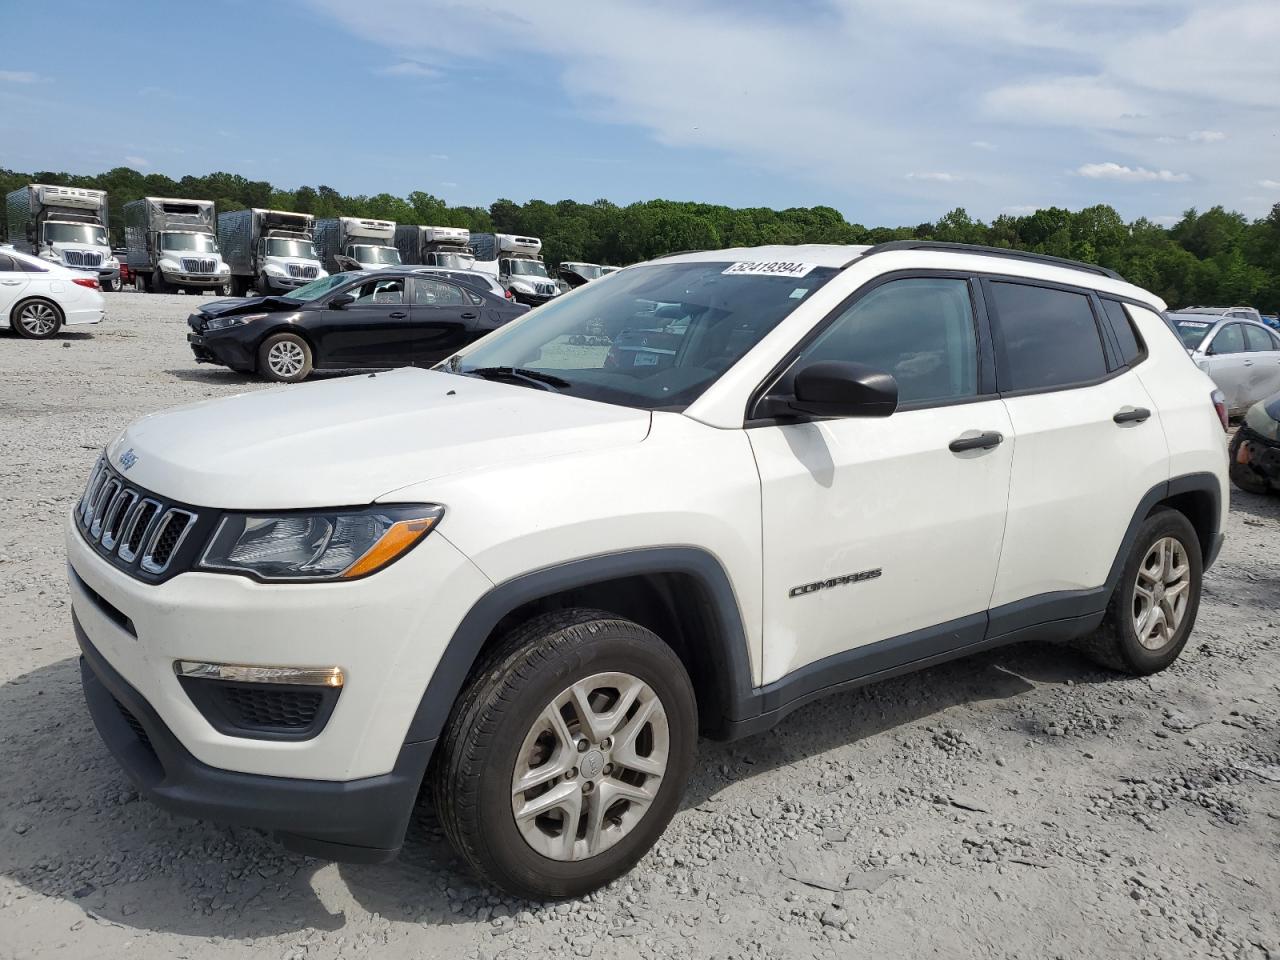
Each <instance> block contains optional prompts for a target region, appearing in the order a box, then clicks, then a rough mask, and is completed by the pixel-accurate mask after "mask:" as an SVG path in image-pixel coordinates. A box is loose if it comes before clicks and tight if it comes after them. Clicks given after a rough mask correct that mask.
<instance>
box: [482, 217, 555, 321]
mask: <svg viewBox="0 0 1280 960" xmlns="http://www.w3.org/2000/svg"><path fill="white" fill-rule="evenodd" d="M470 246H471V252H472V253H473V254H475V258H476V261H475V265H474V266H473V267H472V269H473V270H479V271H482V272H484V273H490V274H492V275H493V276H495V277H497V278H498V282H499V283H500V284H502V285H503V287H505V288H506V289H507V290H508V291H510V293H511V296H512V297H514V298H515V299H516V300H517V301H519V302H520V303H524V304H528V305H529V306H531V307H536V306H538V305H540V304H543V303H546V302H547V301H548V300H551V299H553V298H555V297H557V296H559V295H560V288H559V287H558V286H557V285H556V282H555V281H554V280H552V279H551V277H550V276H549V275H548V274H547V267H546V265H545V264H544V263H543V262H542V241H541V240H539V239H538V238H537V237H521V236H516V235H514V234H509V233H473V234H472V235H471V244H470Z"/></svg>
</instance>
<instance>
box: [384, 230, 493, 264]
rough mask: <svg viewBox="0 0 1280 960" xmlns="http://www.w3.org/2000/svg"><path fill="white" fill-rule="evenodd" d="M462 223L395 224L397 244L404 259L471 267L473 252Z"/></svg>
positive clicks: (467, 232) (474, 259)
mask: <svg viewBox="0 0 1280 960" xmlns="http://www.w3.org/2000/svg"><path fill="white" fill-rule="evenodd" d="M470 242H471V231H470V230H468V229H466V228H465V227H421V226H417V225H416V224H407V223H403V224H401V225H400V226H398V227H396V246H397V247H398V248H399V250H400V257H401V259H403V260H404V262H405V263H420V264H422V265H423V266H428V267H441V268H442V269H446V270H474V269H475V262H476V258H475V254H473V253H472V252H471V248H470V247H469V246H468V244H469V243H470Z"/></svg>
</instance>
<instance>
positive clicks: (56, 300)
mask: <svg viewBox="0 0 1280 960" xmlns="http://www.w3.org/2000/svg"><path fill="white" fill-rule="evenodd" d="M106 313H107V311H106V301H105V300H104V299H103V297H102V291H101V289H100V288H99V285H98V278H97V277H96V276H88V275H86V274H83V273H79V272H77V271H75V270H68V269H67V268H66V267H63V266H60V265H58V264H56V263H50V262H49V261H47V260H40V259H38V258H37V257H31V256H28V255H27V254H25V253H18V252H17V251H16V250H14V249H13V248H12V247H0V328H4V327H10V328H11V329H13V330H16V331H17V333H18V335H19V336H23V337H29V338H31V339H33V340H47V339H49V338H50V337H53V336H56V335H57V333H58V331H59V330H61V329H62V327H64V326H68V327H69V326H72V325H73V324H84V323H100V322H101V321H102V318H103V317H104V316H106Z"/></svg>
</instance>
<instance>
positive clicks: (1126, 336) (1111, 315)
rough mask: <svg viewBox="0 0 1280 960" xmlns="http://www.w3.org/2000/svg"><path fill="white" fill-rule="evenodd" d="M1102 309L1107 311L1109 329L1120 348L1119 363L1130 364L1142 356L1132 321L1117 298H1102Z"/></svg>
mask: <svg viewBox="0 0 1280 960" xmlns="http://www.w3.org/2000/svg"><path fill="white" fill-rule="evenodd" d="M1102 306H1103V309H1105V310H1106V311H1107V319H1108V320H1109V321H1111V329H1112V330H1113V331H1114V332H1115V335H1116V345H1117V346H1118V347H1119V348H1120V363H1121V364H1123V365H1124V366H1126V367H1127V366H1132V365H1133V364H1134V363H1135V362H1137V360H1138V358H1139V357H1140V356H1142V345H1141V344H1139V343H1138V334H1137V333H1136V332H1135V331H1134V329H1133V322H1132V321H1131V320H1130V319H1129V314H1128V312H1127V311H1126V310H1125V308H1124V304H1123V303H1120V302H1119V301H1117V300H1103V301H1102Z"/></svg>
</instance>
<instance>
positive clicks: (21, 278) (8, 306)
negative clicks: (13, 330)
mask: <svg viewBox="0 0 1280 960" xmlns="http://www.w3.org/2000/svg"><path fill="white" fill-rule="evenodd" d="M30 278H31V274H29V273H27V272H26V271H25V270H23V269H22V268H21V267H20V266H19V265H18V263H17V261H16V260H14V259H13V257H11V256H9V255H8V254H5V253H0V320H3V321H4V322H5V323H10V322H11V321H10V318H9V314H10V312H11V311H12V310H13V307H14V304H16V303H17V302H18V300H19V298H20V297H21V295H22V291H23V290H25V289H26V287H27V284H28V283H29V282H30Z"/></svg>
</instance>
